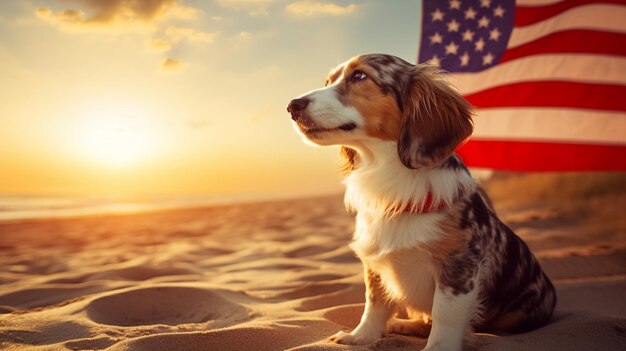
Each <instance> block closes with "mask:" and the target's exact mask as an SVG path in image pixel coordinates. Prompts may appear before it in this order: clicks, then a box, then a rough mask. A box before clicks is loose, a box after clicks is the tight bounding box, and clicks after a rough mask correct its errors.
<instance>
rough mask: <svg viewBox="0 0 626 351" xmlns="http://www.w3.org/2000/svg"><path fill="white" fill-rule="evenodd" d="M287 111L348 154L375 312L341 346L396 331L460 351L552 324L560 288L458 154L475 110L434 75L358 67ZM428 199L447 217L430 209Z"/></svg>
mask: <svg viewBox="0 0 626 351" xmlns="http://www.w3.org/2000/svg"><path fill="white" fill-rule="evenodd" d="M287 109H288V111H289V112H290V113H291V115H292V119H293V120H294V124H295V125H296V127H297V129H298V130H299V131H300V133H302V135H303V136H304V137H305V138H306V139H307V140H309V141H311V142H313V143H314V144H317V145H340V146H341V153H342V154H343V155H344V156H345V158H346V161H347V166H346V173H347V176H346V178H345V180H344V184H345V186H346V194H345V203H346V206H347V207H348V208H349V209H352V210H355V211H356V212H357V214H356V230H355V232H354V239H353V242H352V244H351V247H352V248H353V249H354V251H355V252H356V254H357V255H358V256H359V258H360V259H361V261H362V262H363V265H364V269H365V283H366V288H367V291H366V304H365V310H364V312H363V316H362V318H361V322H360V323H359V325H358V326H357V327H356V328H355V329H354V330H352V331H351V332H350V333H346V332H339V333H337V334H335V335H334V336H332V337H331V340H332V341H334V342H337V343H342V344H367V343H371V342H373V341H374V340H376V339H378V338H380V337H382V336H383V335H384V334H385V333H394V332H395V333H405V334H415V335H420V336H424V337H426V336H428V335H429V336H428V342H427V344H426V348H425V350H461V349H462V344H463V340H464V337H465V336H467V335H468V332H469V331H472V330H474V331H488V332H498V331H502V332H522V331H527V330H531V329H534V328H538V327H540V326H542V325H545V324H546V323H548V322H549V320H550V318H551V315H552V312H553V310H554V306H555V304H556V294H555V291H554V287H553V285H552V284H551V282H550V280H549V279H548V277H547V276H546V275H545V274H544V272H543V271H542V270H541V268H540V267H539V264H538V262H537V260H536V258H535V257H534V256H533V255H532V253H531V252H530V250H529V249H528V247H527V246H526V244H525V243H524V242H523V241H522V240H521V239H520V238H519V237H517V236H516V235H515V234H514V233H513V232H512V231H511V230H510V229H509V228H508V227H507V226H506V225H504V224H503V223H502V222H501V221H500V220H499V219H498V217H497V216H496V214H495V212H494V210H493V209H492V207H491V204H490V202H489V200H488V198H487V197H486V195H485V193H484V192H483V191H482V190H481V189H480V188H479V186H478V185H477V184H476V183H475V181H474V180H473V179H472V177H471V176H470V174H469V172H468V171H467V169H466V168H465V166H464V165H463V163H462V161H461V160H460V159H459V158H458V156H456V155H455V154H454V150H455V148H456V147H457V146H458V145H459V144H460V143H461V142H463V141H464V140H465V139H466V138H468V137H469V135H470V134H471V132H472V121H471V115H472V108H471V106H470V105H469V103H468V102H467V101H466V100H465V99H464V98H463V97H461V96H460V95H459V94H458V93H457V92H456V91H455V90H453V89H452V88H451V87H450V86H449V85H448V84H447V83H446V81H445V80H444V79H443V77H442V74H441V73H440V72H439V71H438V70H437V69H436V68H435V67H433V66H429V65H412V64H410V63H408V62H406V61H404V60H402V59H400V58H397V57H394V56H389V55H381V54H373V55H363V56H357V57H355V58H353V59H351V60H349V61H347V62H345V63H343V64H341V65H339V66H338V67H337V68H336V69H334V70H333V71H332V72H331V73H330V75H329V76H328V78H327V81H326V87H324V88H321V89H317V90H313V91H311V92H309V93H306V94H304V95H302V96H300V97H298V98H297V99H294V100H292V101H291V103H290V104H289V106H288V108H287ZM429 194H430V195H429ZM427 197H431V200H432V205H433V206H435V207H431V208H436V210H433V211H428V209H426V210H422V207H423V206H424V205H428V204H425V202H426V198H427ZM398 316H402V317H404V318H403V319H400V318H398Z"/></svg>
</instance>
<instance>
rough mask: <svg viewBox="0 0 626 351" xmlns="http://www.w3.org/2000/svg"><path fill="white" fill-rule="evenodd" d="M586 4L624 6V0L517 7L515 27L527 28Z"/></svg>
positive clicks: (565, 1) (575, 0) (571, 0)
mask: <svg viewBox="0 0 626 351" xmlns="http://www.w3.org/2000/svg"><path fill="white" fill-rule="evenodd" d="M588 4H620V5H626V0H563V1H560V2H557V3H554V4H550V5H545V6H517V7H516V8H515V27H523V26H528V25H531V24H533V23H537V22H540V21H543V20H545V19H548V18H550V17H552V16H556V15H558V14H559V13H561V12H563V11H567V10H569V9H571V8H574V7H577V6H582V5H588ZM590 15H593V14H590Z"/></svg>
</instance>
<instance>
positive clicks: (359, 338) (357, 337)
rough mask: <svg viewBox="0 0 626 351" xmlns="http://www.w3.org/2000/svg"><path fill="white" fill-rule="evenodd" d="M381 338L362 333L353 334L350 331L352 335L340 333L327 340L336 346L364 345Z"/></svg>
mask: <svg viewBox="0 0 626 351" xmlns="http://www.w3.org/2000/svg"><path fill="white" fill-rule="evenodd" d="M381 336H382V335H363V334H362V333H355V332H354V331H352V333H346V332H343V331H340V332H339V333H337V334H335V335H333V336H331V337H330V338H328V339H329V340H330V341H332V342H336V343H337V344H344V345H365V344H370V343H372V342H374V341H376V340H377V339H379V338H380V337H381Z"/></svg>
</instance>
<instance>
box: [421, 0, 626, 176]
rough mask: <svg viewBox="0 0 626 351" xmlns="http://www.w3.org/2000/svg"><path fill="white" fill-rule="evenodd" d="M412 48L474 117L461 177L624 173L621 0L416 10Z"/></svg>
mask: <svg viewBox="0 0 626 351" xmlns="http://www.w3.org/2000/svg"><path fill="white" fill-rule="evenodd" d="M419 48H420V49H419V61H420V62H425V61H430V62H431V63H434V64H437V65H440V66H441V68H442V69H443V70H445V71H448V72H450V74H449V78H450V80H451V81H452V83H453V84H454V85H456V87H457V88H458V89H459V91H460V92H461V93H462V94H463V95H464V96H465V97H466V98H467V99H468V100H469V101H470V102H471V103H472V104H473V105H474V106H476V107H477V109H478V113H477V116H476V117H475V118H474V124H475V125H474V135H473V136H472V138H471V139H470V140H469V141H468V142H467V143H466V144H464V145H463V146H461V147H460V148H459V149H458V153H459V154H460V155H461V157H462V158H463V159H464V160H465V162H466V163H467V164H468V165H469V166H470V167H479V168H492V169H501V170H515V171H584V170H614V171H626V0H560V1H559V0H518V1H514V0H423V8H422V35H421V43H420V46H419Z"/></svg>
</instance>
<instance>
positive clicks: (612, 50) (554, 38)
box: [498, 19, 626, 63]
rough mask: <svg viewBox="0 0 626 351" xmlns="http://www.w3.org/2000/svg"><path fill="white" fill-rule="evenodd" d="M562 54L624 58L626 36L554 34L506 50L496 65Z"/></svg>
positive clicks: (574, 32)
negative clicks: (537, 56) (521, 58)
mask: <svg viewBox="0 0 626 351" xmlns="http://www.w3.org/2000/svg"><path fill="white" fill-rule="evenodd" d="M624 21H626V19H624ZM562 53H589V54H603V55H616V56H626V34H621V33H613V32H601V31H594V30H567V31H562V32H555V33H551V34H548V35H546V36H544V37H541V38H539V39H537V40H533V41H531V42H528V43H525V44H522V45H520V46H517V47H514V48H510V49H507V50H506V51H505V52H504V55H502V57H501V58H500V61H498V63H503V62H507V61H511V60H515V59H516V58H520V57H524V56H531V55H540V54H562Z"/></svg>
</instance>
